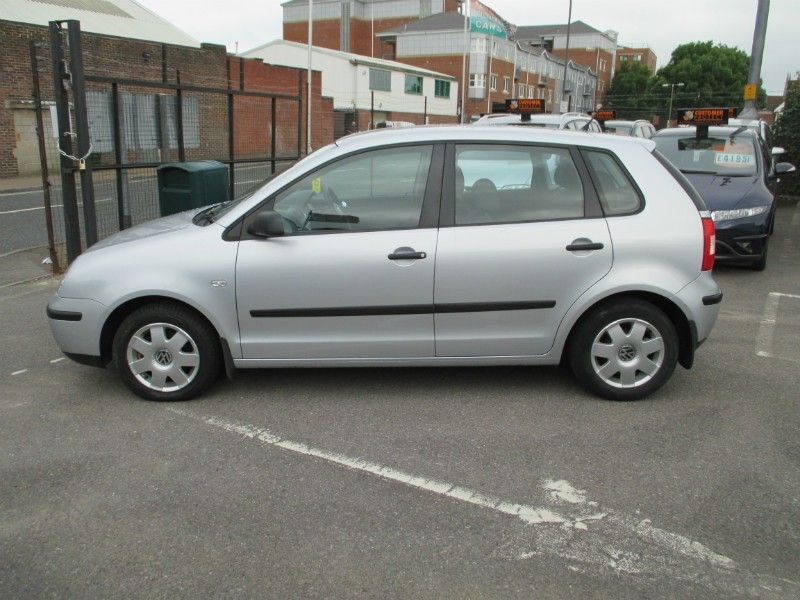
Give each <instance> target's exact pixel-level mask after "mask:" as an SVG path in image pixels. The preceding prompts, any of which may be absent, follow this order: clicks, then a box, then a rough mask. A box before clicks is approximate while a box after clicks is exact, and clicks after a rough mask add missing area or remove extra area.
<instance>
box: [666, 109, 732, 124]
mask: <svg viewBox="0 0 800 600" xmlns="http://www.w3.org/2000/svg"><path fill="white" fill-rule="evenodd" d="M735 116H736V109H735V108H679V109H678V125H726V124H727V123H728V119H732V118H734V117H735Z"/></svg>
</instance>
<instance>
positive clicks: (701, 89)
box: [606, 41, 767, 119]
mask: <svg viewBox="0 0 800 600" xmlns="http://www.w3.org/2000/svg"><path fill="white" fill-rule="evenodd" d="M749 70H750V57H749V56H748V55H747V53H746V52H744V51H743V50H739V49H738V48H732V47H730V46H725V45H724V44H714V42H711V41H708V42H690V43H688V44H682V45H680V46H678V47H677V48H675V50H673V51H672V56H671V57H670V60H669V62H668V63H667V64H666V65H664V66H663V67H661V69H659V70H658V72H657V73H656V74H655V75H653V76H650V75H649V73H648V71H647V68H646V67H644V66H643V65H641V64H639V63H635V62H628V63H624V64H623V65H622V66H621V67H620V69H619V70H618V71H617V73H616V74H615V75H614V79H613V81H612V82H611V87H610V89H609V93H608V95H607V96H606V104H607V107H608V108H615V109H616V110H617V112H618V114H619V115H620V116H621V117H627V118H639V119H641V118H645V119H649V118H652V117H654V116H656V115H658V116H659V117H661V118H666V117H667V112H669V101H670V92H671V88H670V87H664V86H665V84H672V83H683V86H681V87H675V96H674V98H673V102H672V110H673V114H672V116H674V114H675V112H674V111H675V109H677V108H684V107H697V106H736V107H741V106H742V105H743V103H744V101H743V99H742V95H743V92H744V85H745V83H747V75H748V72H749ZM766 101H767V93H766V91H765V90H764V88H763V87H762V86H761V85H760V84H759V88H758V96H757V103H758V105H759V106H762V107H763V106H764V105H765V104H766Z"/></svg>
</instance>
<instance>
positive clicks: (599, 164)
mask: <svg viewBox="0 0 800 600" xmlns="http://www.w3.org/2000/svg"><path fill="white" fill-rule="evenodd" d="M582 153H583V155H584V158H585V159H586V163H587V165H588V167H589V171H590V172H591V175H592V180H593V181H594V184H595V187H596V188H597V195H598V196H599V197H600V204H601V205H602V207H603V213H604V214H605V216H607V217H612V216H619V215H630V214H633V213H635V212H638V211H639V209H640V208H641V207H642V196H641V194H640V193H639V190H638V188H637V187H636V185H635V184H634V183H633V181H631V178H630V176H629V175H628V174H627V173H626V172H625V170H624V169H623V168H622V166H621V165H620V163H619V162H618V160H617V159H616V158H615V157H614V155H612V154H610V153H608V152H600V151H597V150H582Z"/></svg>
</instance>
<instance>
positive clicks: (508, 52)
mask: <svg viewBox="0 0 800 600" xmlns="http://www.w3.org/2000/svg"><path fill="white" fill-rule="evenodd" d="M509 58H511V50H510V49H509V47H508V46H506V60H508V59H509Z"/></svg>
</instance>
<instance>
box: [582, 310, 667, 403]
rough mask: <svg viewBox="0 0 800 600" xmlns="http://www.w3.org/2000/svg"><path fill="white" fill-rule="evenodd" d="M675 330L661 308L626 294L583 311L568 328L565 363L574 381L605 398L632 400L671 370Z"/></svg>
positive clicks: (656, 385)
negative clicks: (616, 299) (569, 332)
mask: <svg viewBox="0 0 800 600" xmlns="http://www.w3.org/2000/svg"><path fill="white" fill-rule="evenodd" d="M677 361H678V334H677V332H676V330H675V326H674V325H673V323H672V321H671V320H670V319H669V317H668V316H667V315H665V314H664V312H663V311H662V310H661V309H659V308H658V307H656V306H654V305H653V304H651V303H649V302H645V301H643V300H639V299H635V298H626V299H623V300H620V301H619V302H607V303H605V304H603V305H601V306H599V307H598V308H596V309H594V310H593V311H592V312H591V313H589V314H588V315H587V316H586V317H585V318H584V319H583V320H582V321H581V322H580V323H579V324H578V325H577V328H576V330H575V331H574V332H573V336H572V338H571V341H570V347H569V363H570V366H571V367H572V371H573V373H574V374H575V376H576V378H577V379H578V381H579V382H580V383H581V384H582V385H583V386H584V387H586V388H587V389H588V390H590V391H591V392H594V393H595V394H597V395H599V396H602V397H603V398H608V399H610V400H638V399H639V398H643V397H645V396H647V395H648V394H651V393H652V392H654V391H655V390H657V389H658V388H660V387H661V386H662V385H664V383H665V382H666V381H667V379H669V377H670V375H671V374H672V372H673V371H674V370H675V365H676V363H677Z"/></svg>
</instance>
